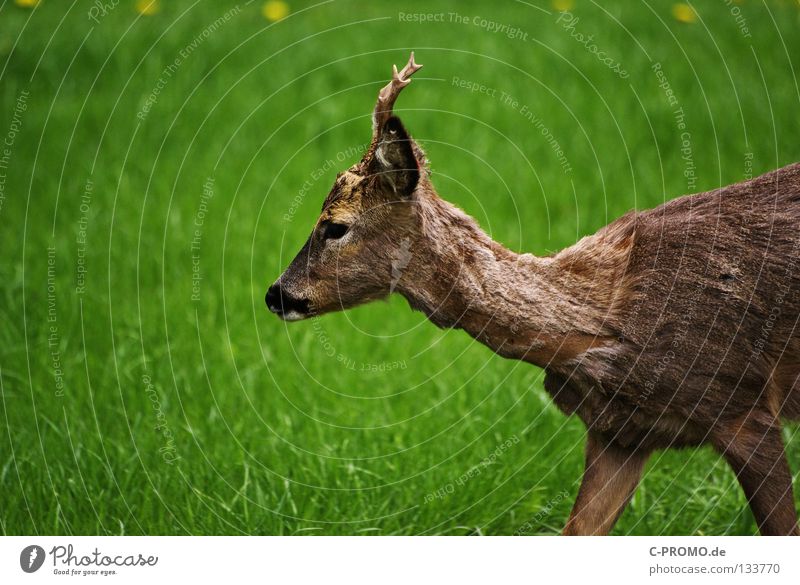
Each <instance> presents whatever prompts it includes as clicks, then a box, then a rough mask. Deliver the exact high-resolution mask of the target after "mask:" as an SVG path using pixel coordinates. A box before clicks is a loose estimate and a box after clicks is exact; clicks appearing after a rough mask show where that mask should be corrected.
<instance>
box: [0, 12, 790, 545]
mask: <svg viewBox="0 0 800 585" xmlns="http://www.w3.org/2000/svg"><path fill="white" fill-rule="evenodd" d="M18 4H20V2H16V3H15V2H13V1H9V0H5V1H2V2H0V23H1V24H0V26H1V27H2V35H0V79H1V81H0V101H1V103H2V118H0V140H3V141H5V145H4V146H3V147H2V149H0V156H2V159H0V173H2V177H0V181H2V182H1V183H0V189H2V190H1V191H0V249H2V252H3V260H2V262H0V278H2V283H3V284H2V288H1V289H0V296H1V297H2V300H1V301H0V381H1V382H2V387H1V388H2V392H1V393H0V397H1V398H2V400H0V421H2V427H3V430H4V431H6V432H3V433H2V437H1V438H0V491H2V494H3V496H2V499H1V500H0V501H1V502H2V503H0V532H2V533H4V534H30V533H40V534H94V533H99V534H185V533H190V534H241V533H247V534H513V533H517V532H522V533H526V534H553V533H557V532H558V531H559V530H560V529H561V527H562V526H563V524H564V522H565V520H566V517H567V515H568V513H569V509H570V506H571V504H572V501H573V499H574V497H575V494H576V493H577V488H578V481H579V479H580V474H581V471H582V449H583V442H584V434H585V430H584V428H583V426H582V424H581V423H580V421H579V420H577V419H568V418H565V417H564V416H563V415H561V414H560V412H558V411H557V409H556V408H555V407H554V406H553V405H552V404H551V403H550V402H549V399H548V397H547V395H546V394H545V392H544V390H543V389H542V372H541V371H540V370H538V369H537V368H534V367H531V366H529V365H525V364H521V363H517V362H512V361H507V360H503V359H501V358H499V357H497V356H494V355H493V354H492V353H491V352H490V351H489V350H488V349H486V348H485V347H483V346H481V345H479V344H477V343H476V342H474V341H473V340H472V339H470V338H469V337H468V336H467V335H465V334H463V333H460V332H454V331H450V332H448V331H441V330H439V329H437V328H436V327H434V326H433V325H431V324H429V323H427V322H426V321H425V319H424V317H423V316H421V315H420V314H418V313H412V312H411V311H410V310H409V309H408V307H407V304H406V302H405V301H404V300H403V299H402V298H394V297H393V298H391V299H390V300H388V301H387V302H382V303H376V304H373V305H370V306H365V307H361V308H358V309H356V310H352V311H349V312H347V313H343V314H335V315H328V316H325V317H323V318H319V319H315V320H312V321H306V322H303V323H299V324H288V325H287V324H286V323H283V322H281V321H279V320H278V319H276V318H275V317H274V316H272V315H270V314H269V313H268V312H267V311H266V309H265V307H264V301H263V297H264V293H265V291H266V288H267V286H268V285H269V284H270V283H271V282H272V281H274V279H275V278H276V277H277V276H278V275H279V274H280V272H281V270H282V268H283V267H284V266H285V265H286V264H287V263H288V262H289V261H290V260H291V258H292V257H293V255H294V253H295V252H296V251H297V249H299V247H300V246H301V245H302V243H303V242H304V240H305V238H306V236H307V234H308V231H309V230H310V227H311V225H312V222H313V221H314V219H315V218H316V216H317V213H318V211H319V206H320V204H321V201H322V199H323V197H324V195H325V194H326V193H327V190H328V189H329V187H330V185H331V183H332V180H333V177H334V175H335V174H336V172H337V171H340V170H343V169H344V168H346V167H347V166H349V165H350V164H352V163H353V162H355V161H357V160H358V159H359V158H360V151H361V149H362V148H363V146H364V145H365V143H366V142H367V141H368V140H369V137H370V121H369V115H370V112H371V108H372V106H373V104H374V99H375V95H376V92H377V91H378V89H379V87H380V86H381V85H382V84H383V83H385V82H386V80H387V78H388V75H389V73H390V67H391V64H392V63H398V64H402V63H403V62H404V61H405V59H406V58H407V55H408V51H409V49H415V50H416V52H417V53H416V54H417V60H418V61H419V62H421V63H423V64H424V65H425V69H423V70H422V71H421V72H420V73H419V74H418V77H415V80H414V83H413V84H412V85H411V87H410V88H409V89H408V90H407V91H406V92H405V93H404V94H403V96H402V97H401V98H400V100H399V102H398V107H397V111H398V112H399V113H400V115H401V116H402V117H403V119H404V121H405V123H406V125H407V127H408V128H409V130H410V131H411V133H412V134H414V136H415V138H417V139H418V140H419V141H420V143H421V144H423V146H424V147H425V148H426V151H427V153H428V155H429V158H430V160H431V161H432V168H433V172H434V183H435V185H436V186H437V188H438V190H439V192H440V194H441V195H442V196H444V197H446V198H447V199H449V200H451V201H453V202H454V203H456V204H458V205H459V206H461V207H462V208H463V209H465V210H466V211H467V212H469V213H470V214H472V215H474V216H475V217H476V218H477V219H478V220H479V221H480V223H481V225H482V226H484V227H485V228H486V229H487V230H488V231H489V232H490V233H491V234H492V235H493V237H495V239H497V240H499V241H501V242H503V243H504V244H506V245H507V246H509V247H510V248H512V249H514V250H526V251H531V252H534V253H537V254H544V253H548V252H551V251H554V250H557V249H560V248H562V247H564V246H568V245H570V244H572V243H574V242H575V241H576V240H577V239H578V238H580V237H581V236H583V235H586V234H590V233H592V232H594V231H595V230H597V229H598V228H600V227H601V226H603V225H605V224H606V223H608V222H609V221H611V220H612V219H614V218H616V217H618V216H619V215H621V214H622V213H624V212H625V211H627V210H629V209H631V208H640V209H644V208H648V207H653V206H655V205H658V204H659V203H661V202H663V201H664V200H667V199H670V198H673V197H676V196H678V195H681V194H683V193H687V192H695V191H702V190H706V189H710V188H714V187H717V186H720V185H725V184H728V183H732V182H735V181H738V180H742V179H743V178H745V177H746V176H750V175H756V174H760V173H762V172H765V171H767V170H770V169H773V168H776V167H779V166H782V165H785V164H788V163H790V162H794V161H797V160H800V141H798V136H800V116H798V111H800V110H799V109H798V105H799V104H798V102H799V100H800V92H799V91H798V82H797V76H796V71H795V70H794V62H793V61H792V57H794V58H795V59H796V57H797V56H798V55H800V35H798V34H797V30H798V26H799V25H800V9H799V8H798V6H797V5H796V3H794V2H789V1H784V2H777V1H767V2H765V3H759V2H755V1H747V2H742V3H732V4H731V5H730V6H728V5H727V4H726V3H724V2H718V1H711V0H704V1H700V2H696V3H693V4H692V6H693V7H694V10H695V11H696V12H692V11H691V9H688V13H687V12H686V11H687V8H685V7H684V9H683V12H681V10H680V8H679V9H678V11H677V13H673V3H671V2H655V1H651V2H626V1H622V0H619V1H614V2H603V3H601V4H602V6H601V5H599V4H597V5H596V4H594V3H592V2H589V1H582V0H576V1H575V2H566V1H564V2H555V3H551V2H533V3H525V2H510V1H509V2H503V3H499V2H497V3H494V2H493V3H490V2H477V1H464V2H459V3H458V4H457V5H456V7H454V6H453V3H445V2H438V1H426V2H422V1H420V2H416V1H415V2H403V3H402V7H398V6H399V5H398V4H397V3H389V2H355V1H347V0H336V1H330V2H321V3H312V2H299V1H290V2H288V7H289V10H290V12H289V16H288V17H287V18H285V19H283V20H279V21H276V22H272V21H270V20H269V19H268V18H266V17H265V14H264V3H263V2H262V1H260V0H259V1H257V2H246V1H245V0H242V1H240V2H239V4H235V3H234V2H222V1H219V2H210V1H209V2H189V1H181V2H166V1H163V2H160V4H159V7H160V9H159V10H157V11H156V13H155V14H149V15H147V14H140V13H139V12H137V11H136V10H135V6H134V5H135V4H136V2H135V1H134V0H120V1H119V3H118V4H117V5H116V6H111V4H110V3H109V6H108V9H107V10H106V11H105V14H101V13H100V12H99V11H98V12H90V10H92V7H93V6H96V5H95V4H94V3H93V2H89V1H85V2H74V3H73V2H60V1H49V0H42V1H41V2H40V3H39V5H38V6H37V7H36V8H35V9H32V8H24V7H20V6H18ZM23 4H24V2H23ZM559 4H561V5H562V7H569V6H570V5H573V7H572V8H571V12H570V13H569V14H566V15H565V14H564V13H560V12H558V11H557V10H556V8H558V6H554V5H559ZM270 7H271V10H272V11H276V12H279V9H280V5H275V4H272V5H270ZM267 12H269V13H270V15H271V16H273V17H274V16H277V14H273V13H272V12H270V11H269V10H268V11H267ZM439 14H441V17H439V16H437V15H439ZM419 15H434V16H435V18H433V17H430V18H429V17H427V16H426V17H425V18H423V17H421V16H419ZM90 16H93V17H94V18H90ZM437 19H438V20H437ZM420 20H423V21H424V20H427V21H426V22H419V21H420ZM681 20H683V21H688V22H681ZM504 25H505V27H504ZM590 36H591V37H592V38H591V39H590V38H589V37H590ZM601 57H602V58H601ZM473 90H474V91H473ZM9 142H10V143H11V144H9ZM797 430H798V429H797V426H788V427H787V428H786V429H785V436H786V440H787V443H788V453H789V458H790V464H791V466H792V468H793V471H794V473H795V478H796V479H797V474H798V472H800V437H798V436H797ZM795 486H796V492H798V491H800V490H798V489H797V487H798V484H797V481H795ZM796 497H797V496H796ZM755 532H756V527H755V523H754V521H753V519H752V516H751V514H750V512H749V510H748V509H747V506H746V501H745V499H744V496H743V494H742V493H741V491H740V489H739V487H738V484H737V483H736V480H735V477H734V476H733V474H732V473H731V472H730V471H729V469H728V468H727V466H725V465H724V464H723V462H722V461H721V460H720V459H719V458H718V457H717V456H716V455H715V454H714V453H713V452H712V451H711V450H710V449H697V450H687V451H673V452H666V453H659V454H657V455H656V456H655V457H653V458H652V460H651V461H650V463H649V464H648V467H647V472H646V477H645V479H644V481H643V483H642V485H641V487H640V489H639V490H638V491H637V493H636V496H635V497H634V500H633V502H632V505H631V506H630V507H629V508H628V510H627V511H626V512H625V514H624V515H623V516H622V518H621V520H620V522H619V523H618V525H617V527H616V529H615V531H614V533H615V534H752V533H755Z"/></svg>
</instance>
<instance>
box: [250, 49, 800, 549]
mask: <svg viewBox="0 0 800 585" xmlns="http://www.w3.org/2000/svg"><path fill="white" fill-rule="evenodd" d="M421 67H422V66H421V65H419V64H417V63H416V62H415V60H414V53H413V52H412V53H411V57H410V59H409V61H408V64H407V65H406V66H405V67H403V69H402V70H400V71H398V70H397V67H396V66H393V70H392V79H391V81H390V82H389V83H388V84H387V85H386V86H385V87H383V88H382V89H381V90H380V92H379V93H378V99H377V102H376V104H375V107H374V111H373V113H372V139H371V141H370V143H369V146H368V148H367V150H366V152H365V154H364V156H363V158H362V159H361V160H360V162H358V163H357V164H355V165H353V166H352V167H350V168H348V169H347V170H345V171H344V172H341V173H339V174H338V175H337V176H336V179H335V182H334V184H333V187H332V188H331V190H330V192H329V193H328V195H327V197H326V198H325V200H324V203H323V205H322V210H321V213H320V216H319V218H318V220H317V222H316V224H315V225H314V228H313V230H312V232H311V235H310V236H309V237H308V239H307V241H306V242H305V244H304V245H303V247H302V248H301V249H300V251H299V253H298V254H297V256H296V257H295V258H294V260H293V261H292V262H291V263H290V264H289V266H288V267H287V268H286V270H285V271H284V272H283V273H282V274H281V275H280V277H279V278H278V279H277V281H275V282H274V284H272V285H271V286H270V287H269V288H268V290H267V293H266V297H265V301H266V305H267V307H268V309H269V310H270V311H271V312H272V313H274V314H276V315H277V316H278V317H280V318H281V319H284V320H286V321H297V320H301V319H306V318H308V317H312V316H318V315H322V314H324V313H328V312H332V311H338V310H344V309H348V308H351V307H355V306H356V305H360V304H362V303H366V302H369V301H373V300H378V299H383V298H386V297H387V296H388V295H389V294H390V293H392V294H393V293H397V294H400V295H402V296H403V297H405V299H406V300H407V301H408V304H409V306H410V307H411V309H412V310H416V311H421V312H422V313H424V315H425V316H426V317H427V318H428V319H429V320H430V321H431V322H432V323H434V324H435V325H436V326H438V327H441V328H455V329H461V330H463V331H465V332H466V333H468V334H469V335H471V336H472V337H473V338H474V339H476V340H477V341H479V342H480V343H482V344H484V345H486V346H488V347H489V348H490V349H491V350H492V351H493V352H494V353H496V354H497V355H499V356H502V357H504V358H508V359H512V360H522V361H524V362H527V363H530V364H532V365H535V366H538V367H539V368H542V369H543V370H544V374H545V376H544V388H545V390H546V391H547V392H548V393H549V395H550V396H551V398H552V400H553V401H554V403H555V405H556V406H557V407H558V408H559V409H560V410H561V411H562V412H563V413H564V414H566V415H568V416H569V415H575V416H577V417H579V418H580V419H581V421H582V422H583V423H584V424H585V425H586V429H587V431H586V445H585V468H584V472H583V477H582V479H581V483H580V487H579V489H578V492H577V496H576V498H575V501H574V505H573V508H572V511H571V512H570V515H569V518H568V520H567V522H566V526H565V527H564V529H563V534H565V535H605V534H608V533H609V532H610V531H611V530H612V528H613V527H614V525H615V523H616V521H617V519H618V518H619V516H620V515H621V514H622V512H623V510H624V509H625V507H626V506H627V504H628V503H629V502H630V500H631V498H632V496H633V494H634V492H635V490H636V488H637V486H638V484H639V482H640V480H641V478H642V474H643V468H644V466H645V463H646V462H647V460H648V458H649V457H650V455H652V454H653V452H654V451H657V450H663V449H668V448H687V447H697V446H700V445H706V444H710V445H711V446H713V448H714V449H715V450H716V451H717V452H718V453H719V455H720V456H721V457H722V458H724V460H725V461H726V462H727V464H728V465H730V467H731V468H732V470H733V472H734V474H735V475H736V478H737V479H738V482H739V484H740V486H741V488H742V489H743V491H744V494H745V496H746V498H747V501H748V504H749V507H750V510H751V511H752V514H753V517H754V519H755V522H756V524H757V526H758V529H759V532H760V533H761V534H762V535H797V534H798V524H797V513H796V510H795V505H794V497H793V493H792V474H791V471H790V468H789V465H788V461H787V458H786V455H785V452H784V444H783V440H782V437H781V428H782V426H781V423H782V421H783V420H797V419H798V418H800V383H799V382H798V376H800V333H799V332H798V327H797V325H798V319H799V318H800V296H799V295H798V291H800V270H799V268H800V266H797V263H798V257H800V254H799V252H800V248H799V247H798V246H800V163H795V164H792V165H789V166H786V167H783V168H780V169H778V170H774V171H772V172H769V173H767V174H764V175H762V176H759V177H756V178H753V179H750V180H747V181H744V182H740V183H736V184H733V185H730V186H726V187H723V188H718V189H714V190H711V191H707V192H703V193H697V194H692V195H684V196H682V197H678V198H676V199H672V200H669V201H667V202H666V203H664V204H663V205H661V206H659V207H656V208H653V209H649V210H636V209H634V210H631V211H629V212H628V213H626V214H625V215H623V216H621V217H619V218H618V219H616V220H614V221H612V222H611V223H610V224H608V225H607V226H605V227H604V228H602V229H600V230H599V231H597V232H596V233H595V234H593V235H590V236H587V237H584V238H582V239H580V240H579V241H578V242H577V243H575V244H574V245H572V246H570V247H568V248H565V249H563V250H561V251H559V252H556V253H552V254H549V255H546V256H536V255H533V254H530V253H517V252H514V251H511V250H509V249H508V248H506V247H505V246H503V245H502V244H500V243H498V242H496V241H494V240H493V239H492V238H491V237H490V236H489V235H487V234H486V233H485V232H484V231H483V230H482V229H481V228H480V227H479V225H478V223H477V222H476V221H475V220H474V219H473V218H471V217H470V216H468V215H467V214H466V213H464V212H463V211H462V210H460V209H459V208H458V207H456V206H455V205H452V204H450V203H448V202H447V201H445V200H444V199H442V198H441V197H439V195H438V194H437V192H436V190H435V188H434V186H433V184H432V182H431V172H430V167H429V164H428V161H427V159H426V155H425V153H424V152H423V150H422V148H421V147H420V146H419V145H418V144H417V142H415V140H414V139H413V138H412V137H411V135H410V134H409V133H408V132H407V130H406V129H405V127H404V125H403V123H402V122H401V121H400V119H399V118H398V117H397V116H396V115H394V113H393V106H394V104H395V101H396V99H397V97H398V95H399V93H400V92H401V91H402V90H403V88H405V87H406V86H407V85H408V84H409V83H410V81H411V80H410V77H411V76H412V75H413V74H414V73H415V72H417V71H418V70H419V69H420V68H421ZM398 255H400V256H401V257H402V270H398V269H397V265H398V262H397V259H398Z"/></svg>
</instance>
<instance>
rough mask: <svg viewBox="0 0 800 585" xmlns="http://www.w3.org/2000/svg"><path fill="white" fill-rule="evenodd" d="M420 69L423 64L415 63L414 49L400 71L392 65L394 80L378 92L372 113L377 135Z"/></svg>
mask: <svg viewBox="0 0 800 585" xmlns="http://www.w3.org/2000/svg"><path fill="white" fill-rule="evenodd" d="M420 69H422V65H418V64H416V63H414V51H411V57H409V59H408V63H407V64H406V66H405V67H403V69H402V70H401V71H400V72H399V73H398V71H397V66H396V65H392V80H391V81H390V82H389V83H387V84H386V86H385V87H384V88H383V89H382V90H381V91H380V92H379V93H378V101H377V102H376V104H375V112H374V113H373V114H372V130H373V132H374V133H375V135H376V136H377V133H378V131H379V130H380V128H381V126H383V124H384V123H385V122H386V120H388V119H389V118H390V117H391V115H392V108H393V107H394V102H395V100H396V99H397V96H398V95H400V92H401V91H402V89H403V88H404V87H405V86H407V85H408V84H409V83H411V79H410V77H411V76H412V75H414V73H416V72H417V71H419V70H420Z"/></svg>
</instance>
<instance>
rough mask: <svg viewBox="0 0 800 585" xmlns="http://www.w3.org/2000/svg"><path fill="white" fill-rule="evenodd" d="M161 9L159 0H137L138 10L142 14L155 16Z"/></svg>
mask: <svg viewBox="0 0 800 585" xmlns="http://www.w3.org/2000/svg"><path fill="white" fill-rule="evenodd" d="M160 9H161V7H160V6H159V5H158V0H136V12H138V13H139V14H141V15H142V16H153V15H154V14H155V13H156V12H158V11H159V10H160Z"/></svg>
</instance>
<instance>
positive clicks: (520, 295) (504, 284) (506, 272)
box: [398, 198, 608, 367]
mask: <svg viewBox="0 0 800 585" xmlns="http://www.w3.org/2000/svg"><path fill="white" fill-rule="evenodd" d="M421 232H422V238H421V242H420V243H419V244H417V245H419V246H420V248H421V249H420V250H410V252H411V254H410V258H411V259H410V261H409V262H408V265H407V266H405V267H404V269H403V270H402V274H401V275H400V280H399V286H398V291H399V292H401V294H403V295H404V296H405V297H406V298H407V299H408V301H409V304H410V305H411V306H412V307H413V308H415V309H418V310H420V311H422V312H424V313H425V314H426V315H427V316H428V318H429V319H430V320H431V321H432V322H434V323H435V324H437V325H438V326H440V327H456V328H460V329H464V330H465V331H466V332H468V333H469V334H470V335H472V336H473V337H474V338H475V339H477V340H478V341H480V342H481V343H483V344H485V345H487V346H488V347H490V348H491V349H492V350H494V351H495V352H496V353H498V354H499V355H502V356H504V357H509V358H514V359H522V360H525V361H529V362H531V363H534V364H536V365H539V366H542V367H547V366H552V365H557V364H559V363H562V362H563V361H565V360H567V359H571V358H573V357H575V356H576V355H578V354H579V353H582V352H583V351H585V350H586V349H589V348H591V347H595V346H597V345H598V344H604V343H606V341H607V335H608V333H607V332H605V331H604V330H603V329H604V327H603V323H604V321H605V319H604V317H605V315H604V312H605V310H606V309H607V307H606V308H604V307H602V306H601V305H602V302H600V303H598V299H595V298H587V294H589V295H590V294H591V290H596V286H595V285H593V284H592V283H591V282H589V281H590V279H589V278H587V277H584V276H581V275H580V271H579V272H577V273H575V272H573V271H571V270H565V269H564V266H563V265H562V262H560V261H559V259H558V257H555V258H550V257H548V258H539V257H536V256H533V255H531V254H516V253H514V252H512V251H510V250H508V249H506V248H504V247H503V246H502V245H501V244H499V243H497V242H495V241H493V240H492V239H491V238H490V237H489V236H488V235H486V233H484V232H483V231H482V230H481V229H480V227H478V225H477V223H476V222H475V221H474V220H473V219H472V218H470V217H469V216H467V215H466V214H464V213H463V212H462V211H460V210H459V209H457V208H455V207H454V206H452V205H450V204H448V203H447V202H445V201H443V200H441V199H438V198H436V199H435V200H433V201H432V202H431V204H430V206H429V207H428V208H427V209H426V210H425V212H424V213H423V216H422V227H421ZM398 272H400V271H398ZM587 276H588V275H587Z"/></svg>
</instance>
